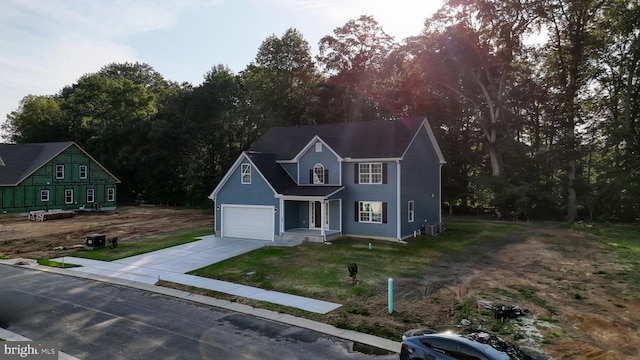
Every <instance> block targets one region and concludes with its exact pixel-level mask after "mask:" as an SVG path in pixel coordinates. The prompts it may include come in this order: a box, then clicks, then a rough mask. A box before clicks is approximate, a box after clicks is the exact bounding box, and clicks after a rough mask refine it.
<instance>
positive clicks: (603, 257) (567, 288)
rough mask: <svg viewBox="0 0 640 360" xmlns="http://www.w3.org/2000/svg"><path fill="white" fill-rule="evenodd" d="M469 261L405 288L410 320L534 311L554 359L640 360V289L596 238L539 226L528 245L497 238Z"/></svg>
mask: <svg viewBox="0 0 640 360" xmlns="http://www.w3.org/2000/svg"><path fill="white" fill-rule="evenodd" d="M461 255H462V256H461V258H462V259H463V260H462V261H457V262H455V263H452V262H448V261H441V262H440V263H439V264H436V266H434V267H433V268H432V269H433V271H431V272H430V273H429V274H427V275H426V276H425V277H424V278H423V279H422V280H421V281H410V282H409V283H405V284H402V285H399V288H401V289H402V290H400V295H399V296H400V299H398V301H397V303H398V304H397V305H396V307H397V308H399V309H401V310H400V311H403V312H406V314H403V315H404V316H403V318H412V317H414V316H421V317H422V318H423V319H424V318H425V317H426V318H427V319H425V320H427V321H428V322H429V323H432V324H438V323H454V322H456V320H458V319H452V308H453V307H455V305H454V304H460V303H465V302H467V303H469V300H470V299H482V300H486V301H491V302H492V303H493V304H506V305H517V306H519V307H521V308H524V309H529V310H530V316H529V318H531V319H534V320H535V324H534V325H536V327H537V329H538V330H540V335H542V336H543V339H542V341H541V345H542V347H543V348H544V351H545V352H546V353H547V354H549V355H550V356H551V357H552V358H554V359H638V358H640V331H639V330H640V327H639V326H638V324H639V323H640V289H639V288H638V286H637V284H633V283H631V284H630V283H629V282H626V281H624V280H625V279H624V277H625V272H626V271H628V270H629V268H628V267H627V266H626V265H622V264H621V262H620V260H619V259H618V258H616V257H615V255H614V254H612V253H611V252H609V251H607V246H606V245H605V244H602V243H599V242H598V241H597V240H594V238H593V237H592V236H590V235H589V234H586V233H582V232H578V231H572V230H570V229H559V228H558V229H549V228H537V227H532V229H531V231H530V232H529V233H528V234H527V236H526V237H525V238H524V240H523V241H516V242H511V241H509V240H501V239H495V241H494V243H493V244H485V245H483V246H482V247H481V248H471V249H467V250H466V251H464V250H463V254H461ZM380 301H381V303H385V300H384V299H380ZM470 310H471V312H472V311H473V305H471V309H470ZM458 311H459V309H458ZM453 312H455V311H453ZM516 332H517V330H516ZM521 336H522V337H526V335H524V334H521ZM534 336H535V335H534ZM516 339H517V336H516Z"/></svg>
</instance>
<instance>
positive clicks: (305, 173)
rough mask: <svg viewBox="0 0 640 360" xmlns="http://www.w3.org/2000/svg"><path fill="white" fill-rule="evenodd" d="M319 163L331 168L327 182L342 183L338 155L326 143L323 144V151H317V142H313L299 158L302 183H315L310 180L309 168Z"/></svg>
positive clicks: (332, 183) (327, 168)
mask: <svg viewBox="0 0 640 360" xmlns="http://www.w3.org/2000/svg"><path fill="white" fill-rule="evenodd" d="M318 163H320V164H322V165H323V166H324V168H325V169H326V170H329V181H326V180H325V183H326V184H331V185H338V184H340V162H339V161H338V158H337V157H336V155H335V154H334V153H333V152H332V151H331V150H330V149H329V148H328V147H327V146H325V145H324V144H322V152H316V148H315V144H313V145H312V146H311V147H310V148H309V149H308V150H307V152H305V153H304V154H303V155H302V156H301V157H300V159H299V160H298V166H299V174H300V175H299V176H300V178H299V184H300V185H309V184H313V183H312V182H310V181H309V170H311V169H313V167H314V166H315V165H316V164H318Z"/></svg>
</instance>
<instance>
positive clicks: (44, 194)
mask: <svg viewBox="0 0 640 360" xmlns="http://www.w3.org/2000/svg"><path fill="white" fill-rule="evenodd" d="M40 201H42V202H47V201H49V190H40Z"/></svg>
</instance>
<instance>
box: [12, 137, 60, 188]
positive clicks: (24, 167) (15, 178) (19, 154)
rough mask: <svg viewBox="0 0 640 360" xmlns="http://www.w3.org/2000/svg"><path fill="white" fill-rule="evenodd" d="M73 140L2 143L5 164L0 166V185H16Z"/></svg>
mask: <svg viewBox="0 0 640 360" xmlns="http://www.w3.org/2000/svg"><path fill="white" fill-rule="evenodd" d="M72 144H73V142H71V141H66V142H55V143H38V144H0V155H2V160H3V161H4V164H5V166H3V167H2V168H0V186H15V185H18V184H19V183H20V182H21V181H22V180H24V179H26V178H27V177H28V176H29V175H31V174H32V173H33V172H34V171H36V170H38V169H39V168H41V167H42V166H43V165H44V164H46V163H47V162H48V161H49V160H51V159H53V158H54V157H55V156H56V155H58V154H60V153H61V152H63V151H64V150H65V149H66V148H68V147H69V146H71V145H72Z"/></svg>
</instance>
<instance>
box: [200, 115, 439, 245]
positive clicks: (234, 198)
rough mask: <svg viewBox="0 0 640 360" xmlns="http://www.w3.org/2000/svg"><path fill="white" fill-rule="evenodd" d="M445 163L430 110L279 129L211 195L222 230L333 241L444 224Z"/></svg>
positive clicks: (398, 235)
mask: <svg viewBox="0 0 640 360" xmlns="http://www.w3.org/2000/svg"><path fill="white" fill-rule="evenodd" d="M443 164H444V159H443V157H442V153H441V151H440V148H439V147H438V144H437V142H436V139H435V137H434V135H433V132H432V130H431V128H430V125H429V123H428V121H427V120H426V119H401V120H394V121H366V122H351V123H339V124H324V125H308V126H293V127H280V128H272V129H270V130H268V131H267V132H266V133H265V134H264V135H262V136H261V137H260V138H259V139H258V140H257V141H256V142H255V143H254V144H252V145H251V147H250V148H249V149H248V150H247V151H245V152H243V153H242V154H241V155H240V156H239V157H238V159H237V160H236V162H235V163H234V164H233V166H232V167H231V169H229V171H228V172H227V173H226V175H225V176H224V177H223V179H222V180H221V181H220V183H219V184H218V186H217V187H216V188H215V190H214V191H213V192H212V193H211V195H210V196H209V197H210V198H211V199H212V200H213V201H214V202H215V229H216V234H217V235H218V236H224V237H235V238H249V239H262V240H272V241H273V240H275V239H281V238H287V237H289V236H304V237H305V238H307V239H308V240H321V241H322V240H324V241H326V240H328V239H332V238H335V237H339V236H360V237H368V238H380V239H395V240H399V239H403V238H407V237H409V236H413V235H414V234H415V233H416V232H418V231H425V230H427V231H428V232H431V233H437V232H440V231H442V221H441V210H440V209H441V207H440V203H441V190H440V189H441V183H440V179H441V174H440V173H441V167H442V165H443Z"/></svg>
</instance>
